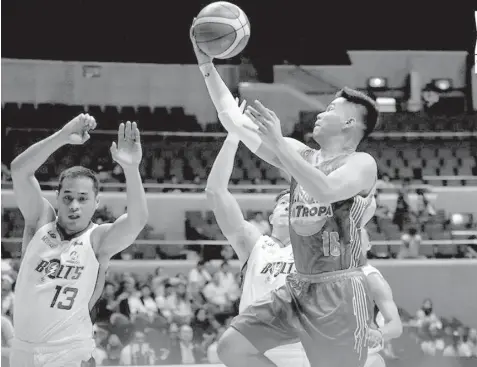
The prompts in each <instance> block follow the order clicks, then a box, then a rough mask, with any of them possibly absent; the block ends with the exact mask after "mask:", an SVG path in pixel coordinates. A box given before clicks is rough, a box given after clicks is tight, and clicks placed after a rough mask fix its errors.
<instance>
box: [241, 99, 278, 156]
mask: <svg viewBox="0 0 477 367" xmlns="http://www.w3.org/2000/svg"><path fill="white" fill-rule="evenodd" d="M245 115H246V116H247V117H248V118H249V119H250V120H251V121H252V122H253V123H254V124H255V126H253V127H250V126H248V125H244V127H245V128H247V129H249V130H251V131H254V132H256V133H257V134H258V135H259V136H260V138H261V139H262V141H263V143H264V144H265V145H267V146H268V147H269V148H271V149H276V148H277V147H278V141H279V140H280V139H281V138H283V134H282V127H281V124H280V119H279V118H278V116H277V115H276V114H275V112H273V111H272V110H270V109H268V108H266V107H265V106H264V105H263V104H262V103H260V101H255V107H252V106H248V107H247V108H246V110H245Z"/></svg>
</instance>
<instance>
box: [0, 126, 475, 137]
mask: <svg viewBox="0 0 477 367" xmlns="http://www.w3.org/2000/svg"><path fill="white" fill-rule="evenodd" d="M10 131H23V132H55V131H57V129H47V128H11V127H7V128H6V133H7V134H8V133H9V132H10ZM91 134H92V135H95V134H98V135H114V134H117V132H116V131H115V130H94V131H92V132H91ZM311 134H312V133H308V134H307V135H309V136H311ZM141 135H143V136H164V137H168V136H176V137H204V138H225V137H226V136H227V133H214V132H181V131H141ZM370 137H372V138H377V139H383V138H472V137H474V138H475V137H477V131H464V132H462V131H461V132H451V131H441V132H422V131H408V132H381V131H375V132H373V133H372V134H371V135H370Z"/></svg>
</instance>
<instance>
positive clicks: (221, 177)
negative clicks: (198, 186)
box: [205, 135, 261, 263]
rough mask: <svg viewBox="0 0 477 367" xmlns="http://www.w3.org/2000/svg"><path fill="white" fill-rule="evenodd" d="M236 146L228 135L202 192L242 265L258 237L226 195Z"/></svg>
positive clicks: (231, 198) (255, 229)
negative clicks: (204, 193) (205, 195)
mask: <svg viewBox="0 0 477 367" xmlns="http://www.w3.org/2000/svg"><path fill="white" fill-rule="evenodd" d="M238 143H239V142H238V140H237V139H236V138H234V137H232V136H231V135H229V136H228V137H227V139H226V140H225V142H224V145H223V146H222V148H221V149H220V152H219V154H218V155H217V158H216V159H215V161H214V164H213V166H212V169H211V171H210V174H209V177H208V178H207V187H206V189H205V192H206V194H207V200H208V202H209V205H210V207H211V208H212V210H213V211H214V215H215V218H216V219H217V223H218V225H219V227H220V229H221V231H222V233H223V234H224V236H225V237H227V239H228V240H229V242H230V244H231V245H232V247H233V249H234V250H235V252H236V253H237V256H238V258H239V260H240V261H241V262H242V263H245V262H246V261H247V259H248V257H249V255H250V253H251V251H252V249H253V246H254V245H255V243H256V242H257V240H258V238H259V237H260V236H261V233H260V231H259V230H258V229H257V228H256V227H255V226H254V225H253V224H251V223H249V222H247V221H246V220H245V219H244V217H243V214H242V210H241V209H240V207H239V205H238V203H237V200H235V198H234V197H233V196H232V194H231V193H230V192H229V191H228V184H229V180H230V176H231V174H232V170H233V164H234V158H235V153H236V152H237V147H238Z"/></svg>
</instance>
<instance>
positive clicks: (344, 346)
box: [231, 269, 373, 367]
mask: <svg viewBox="0 0 477 367" xmlns="http://www.w3.org/2000/svg"><path fill="white" fill-rule="evenodd" d="M372 305H373V302H372V300H371V299H370V297H369V292H368V287H367V282H366V277H365V275H364V273H363V272H362V271H361V270H360V269H353V270H345V271H339V272H333V273H324V274H319V275H313V276H306V275H301V274H292V275H289V276H288V277H287V282H286V284H285V285H284V286H283V287H281V288H278V289H276V290H275V291H273V292H271V293H270V294H268V295H266V296H265V297H263V298H261V299H260V300H258V301H257V302H256V303H254V304H253V305H251V306H250V307H248V308H247V309H245V310H244V312H242V313H241V314H240V315H238V316H237V317H236V318H235V319H234V320H233V321H232V324H231V326H232V327H233V328H235V329H236V330H238V331H239V332H240V333H241V334H242V335H244V336H245V337H246V338H247V339H248V340H249V341H250V342H251V343H252V344H253V345H254V346H255V347H256V348H257V349H258V350H259V351H261V352H265V351H267V350H269V349H273V348H275V347H278V346H280V345H284V344H290V343H295V342H297V341H301V342H302V344H303V347H304V348H305V351H306V354H307V357H308V359H309V361H310V364H311V366H312V367H314V366H327V367H335V366H336V367H348V366H350V367H362V366H364V364H365V362H366V358H367V353H368V348H367V346H366V333H367V329H368V325H369V323H370V322H371V320H372V316H373V312H372V311H373V306H372Z"/></svg>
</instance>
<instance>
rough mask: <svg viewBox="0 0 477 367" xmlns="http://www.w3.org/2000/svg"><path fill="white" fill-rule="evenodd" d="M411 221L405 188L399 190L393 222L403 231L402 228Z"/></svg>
mask: <svg viewBox="0 0 477 367" xmlns="http://www.w3.org/2000/svg"><path fill="white" fill-rule="evenodd" d="M411 222H412V220H411V207H410V205H409V200H408V197H407V192H406V191H405V190H401V191H400V193H399V196H398V199H397V202H396V210H395V211H394V217H393V223H394V224H396V225H397V226H398V227H399V230H400V231H401V232H403V231H404V228H405V227H406V226H407V225H408V224H410V223H411Z"/></svg>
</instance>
